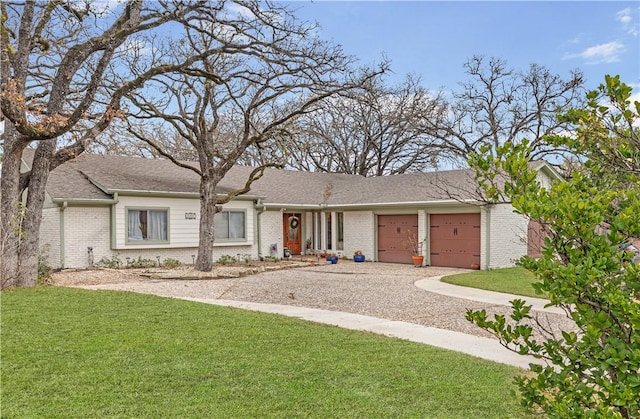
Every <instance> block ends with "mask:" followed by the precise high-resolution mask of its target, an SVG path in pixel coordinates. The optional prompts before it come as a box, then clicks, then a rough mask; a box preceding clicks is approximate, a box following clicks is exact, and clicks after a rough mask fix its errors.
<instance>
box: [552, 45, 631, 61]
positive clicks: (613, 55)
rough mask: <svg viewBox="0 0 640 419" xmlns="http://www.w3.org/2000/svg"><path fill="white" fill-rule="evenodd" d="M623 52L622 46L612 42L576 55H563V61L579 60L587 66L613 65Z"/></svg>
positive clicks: (595, 46)
mask: <svg viewBox="0 0 640 419" xmlns="http://www.w3.org/2000/svg"><path fill="white" fill-rule="evenodd" d="M624 51H625V47H624V44H622V43H620V42H618V41H613V42H608V43H606V44H600V45H594V46H592V47H589V48H587V49H585V50H584V51H582V52H580V53H576V54H565V56H564V57H563V59H565V60H570V59H574V58H580V59H582V60H584V61H585V62H586V63H587V64H600V63H615V62H618V61H620V54H622V53H623V52H624Z"/></svg>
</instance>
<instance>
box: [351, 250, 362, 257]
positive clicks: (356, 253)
mask: <svg viewBox="0 0 640 419" xmlns="http://www.w3.org/2000/svg"><path fill="white" fill-rule="evenodd" d="M353 256H362V250H354V251H353Z"/></svg>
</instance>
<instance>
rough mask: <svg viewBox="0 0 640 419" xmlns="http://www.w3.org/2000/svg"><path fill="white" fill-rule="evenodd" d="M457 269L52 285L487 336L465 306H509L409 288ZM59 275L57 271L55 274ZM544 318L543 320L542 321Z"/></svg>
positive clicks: (392, 267) (560, 320)
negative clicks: (344, 315) (286, 308)
mask: <svg viewBox="0 0 640 419" xmlns="http://www.w3.org/2000/svg"><path fill="white" fill-rule="evenodd" d="M459 272H463V271H461V270H456V269H448V268H435V267H424V268H414V267H413V266H409V265H397V264H385V263H372V262H367V263H354V262H350V261H340V263H338V264H335V265H332V264H326V265H325V264H320V265H317V266H306V267H299V268H295V269H286V270H275V271H265V272H260V273H256V274H253V275H250V276H240V277H237V278H221V279H206V280H203V279H199V280H185V279H178V280H176V279H152V278H147V277H142V276H136V275H135V274H132V273H130V272H127V271H124V273H125V275H123V276H121V278H122V279H121V280H120V281H118V280H117V277H116V278H114V277H113V276H111V277H110V278H109V279H108V280H105V281H104V282H101V281H99V280H96V278H95V277H94V278H93V280H92V281H90V282H89V283H86V282H85V283H83V282H82V281H79V280H76V281H66V282H67V283H66V284H65V283H64V282H65V281H62V280H60V278H61V276H58V279H55V278H54V280H55V282H57V283H58V284H64V285H67V286H79V287H84V288H89V289H110V290H123V291H133V292H141V293H148V294H155V295H160V296H165V297H191V298H212V299H224V300H238V301H250V302H259V303H272V304H286V305H294V306H301V307H311V308H320V309H325V310H334V311H344V312H349V313H357V314H364V315H369V316H375V317H380V318H384V319H389V320H401V321H406V322H411V323H416V324H421V325H424V326H431V327H437V328H441V329H448V330H454V331H458V332H463V333H467V334H472V335H477V336H489V334H488V333H486V332H484V331H482V330H480V329H479V328H477V327H476V326H474V325H472V324H471V323H469V322H468V321H467V320H466V319H465V318H464V316H465V311H466V309H468V308H472V309H482V308H484V309H486V310H487V312H488V313H489V314H492V313H501V314H508V313H509V308H508V307H504V306H495V305H490V304H486V303H481V302H476V301H471V300H466V299H460V298H453V297H448V296H443V295H440V294H435V293H432V292H428V291H425V290H421V289H418V288H417V287H415V285H414V282H415V281H417V280H419V279H422V278H426V277H437V276H442V275H448V274H454V273H459ZM58 275H61V274H58ZM541 316H543V317H545V316H546V319H548V321H549V322H550V323H552V324H554V325H556V326H561V327H563V328H571V322H570V321H569V320H567V319H566V318H565V317H564V316H561V315H557V314H547V313H544V314H541ZM546 319H545V321H546Z"/></svg>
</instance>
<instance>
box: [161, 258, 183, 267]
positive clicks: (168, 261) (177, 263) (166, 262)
mask: <svg viewBox="0 0 640 419" xmlns="http://www.w3.org/2000/svg"><path fill="white" fill-rule="evenodd" d="M162 265H163V266H166V267H167V268H177V267H178V266H180V261H179V260H177V259H172V258H166V259H165V260H163V261H162Z"/></svg>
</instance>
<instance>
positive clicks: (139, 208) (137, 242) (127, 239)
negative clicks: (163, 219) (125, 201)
mask: <svg viewBox="0 0 640 419" xmlns="http://www.w3.org/2000/svg"><path fill="white" fill-rule="evenodd" d="M129 211H146V212H147V219H148V218H149V211H164V212H166V213H167V239H166V240H131V239H130V236H129ZM170 233H171V209H170V208H169V207H145V206H132V207H125V208H124V239H125V241H124V242H125V244H127V245H147V244H168V243H170V242H171V236H170Z"/></svg>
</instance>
